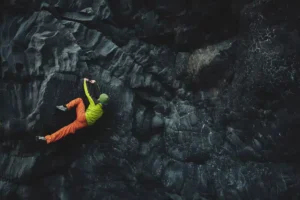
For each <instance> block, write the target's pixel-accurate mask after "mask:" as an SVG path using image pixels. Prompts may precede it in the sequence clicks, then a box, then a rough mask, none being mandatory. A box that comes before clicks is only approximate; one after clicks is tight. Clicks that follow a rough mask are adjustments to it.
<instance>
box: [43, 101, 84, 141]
mask: <svg viewBox="0 0 300 200" xmlns="http://www.w3.org/2000/svg"><path fill="white" fill-rule="evenodd" d="M66 106H67V108H68V110H70V109H71V108H73V107H74V106H77V107H76V115H77V117H76V120H75V121H74V122H72V123H71V124H69V125H67V126H65V127H63V128H61V129H59V130H58V131H56V132H55V133H53V134H51V135H46V136H45V138H46V140H47V144H49V143H51V142H55V141H57V140H59V139H61V138H63V137H65V136H67V135H69V134H70V133H75V131H76V130H78V129H81V128H84V127H86V126H88V124H87V121H86V118H85V106H84V103H83V101H82V99H81V98H77V99H74V100H72V101H70V102H69V103H68V104H67V105H66Z"/></svg>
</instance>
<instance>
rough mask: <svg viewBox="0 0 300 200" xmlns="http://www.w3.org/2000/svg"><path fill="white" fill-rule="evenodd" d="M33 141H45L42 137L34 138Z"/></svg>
mask: <svg viewBox="0 0 300 200" xmlns="http://www.w3.org/2000/svg"><path fill="white" fill-rule="evenodd" d="M35 139H36V140H37V141H46V138H45V137H44V136H36V137H35Z"/></svg>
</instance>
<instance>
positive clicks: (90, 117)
mask: <svg viewBox="0 0 300 200" xmlns="http://www.w3.org/2000/svg"><path fill="white" fill-rule="evenodd" d="M83 88H84V92H85V95H86V97H87V98H88V100H89V103H90V105H89V106H88V108H87V109H86V111H85V117H86V121H87V123H88V125H89V126H91V125H93V124H94V123H95V122H96V121H97V120H98V119H99V118H100V117H101V116H102V115H103V109H102V104H101V103H97V104H95V102H94V100H93V99H92V97H91V95H90V93H89V91H88V89H87V86H86V81H84V83H83Z"/></svg>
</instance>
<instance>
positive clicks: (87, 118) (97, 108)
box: [36, 78, 109, 144]
mask: <svg viewBox="0 0 300 200" xmlns="http://www.w3.org/2000/svg"><path fill="white" fill-rule="evenodd" d="M87 81H88V82H90V83H92V84H94V83H95V82H96V81H95V80H89V79H87V78H84V81H83V88H84V92H85V95H86V96H87V99H88V101H89V103H90V104H89V106H88V108H87V110H85V105H84V103H83V100H82V99H81V98H77V99H74V100H72V101H70V102H69V103H68V104H66V105H60V106H56V108H57V109H59V110H61V111H64V112H65V111H67V110H70V109H71V108H73V107H76V115H77V117H76V120H75V121H74V122H72V123H71V124H69V125H67V126H65V127H63V128H61V129H60V130H58V131H56V132H55V133H53V134H51V135H46V136H45V137H44V136H36V139H37V140H42V141H46V142H47V144H49V143H52V142H55V141H57V140H59V139H61V138H63V137H65V136H67V135H68V134H70V133H75V131H76V130H78V129H81V128H84V127H87V126H91V125H93V124H94V123H95V122H96V121H97V120H98V119H99V118H100V117H101V116H102V115H103V109H102V107H103V105H107V103H108V101H109V97H108V96H107V94H104V93H103V94H101V95H100V96H99V98H98V99H93V98H92V97H91V96H90V94H89V91H88V89H87V85H86V82H87Z"/></svg>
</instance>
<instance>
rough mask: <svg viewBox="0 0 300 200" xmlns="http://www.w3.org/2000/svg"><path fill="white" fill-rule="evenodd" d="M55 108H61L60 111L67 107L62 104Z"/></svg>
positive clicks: (65, 109)
mask: <svg viewBox="0 0 300 200" xmlns="http://www.w3.org/2000/svg"><path fill="white" fill-rule="evenodd" d="M56 108H57V109H58V110H61V111H64V112H65V111H67V110H68V109H67V107H66V106H64V105H60V106H56Z"/></svg>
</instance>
